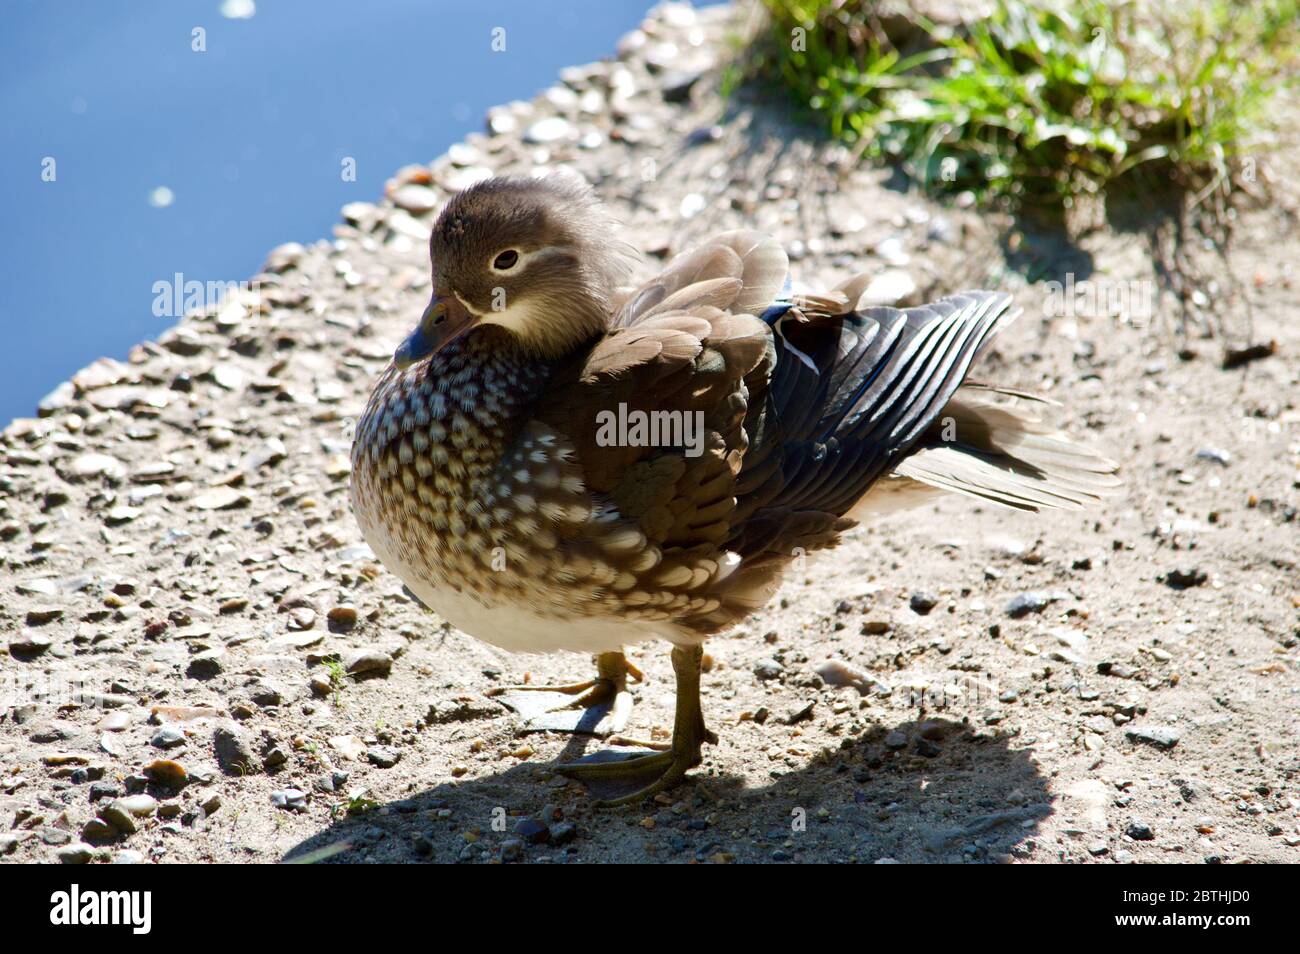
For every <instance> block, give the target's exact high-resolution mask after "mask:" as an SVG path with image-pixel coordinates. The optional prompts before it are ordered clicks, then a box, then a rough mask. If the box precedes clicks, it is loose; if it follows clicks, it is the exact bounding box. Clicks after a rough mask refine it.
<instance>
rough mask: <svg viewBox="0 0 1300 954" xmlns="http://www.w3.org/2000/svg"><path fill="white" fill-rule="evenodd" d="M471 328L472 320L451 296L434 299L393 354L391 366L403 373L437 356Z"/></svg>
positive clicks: (457, 300) (467, 310)
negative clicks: (426, 359) (422, 361)
mask: <svg viewBox="0 0 1300 954" xmlns="http://www.w3.org/2000/svg"><path fill="white" fill-rule="evenodd" d="M473 326H474V316H473V315H471V314H470V312H469V309H467V308H466V307H465V306H464V305H462V304H461V303H460V299H459V298H457V297H456V296H455V295H434V296H433V300H432V301H430V302H429V307H428V308H426V309H424V315H423V316H422V317H421V318H420V323H419V324H418V325H417V326H416V328H415V330H414V331H412V332H411V334H410V336H409V337H407V339H406V340H405V341H403V342H402V343H401V344H400V345H398V347H397V350H396V351H395V352H394V353H393V364H395V365H397V367H398V369H399V370H403V371H404V370H406V369H407V368H409V367H410V366H411V365H413V364H415V362H417V361H420V360H422V359H423V358H427V357H429V355H432V354H437V353H438V352H439V351H441V350H442V349H443V348H445V347H446V346H447V345H449V344H451V343H452V342H453V341H455V340H456V339H457V338H459V337H460V336H461V335H463V334H465V332H467V331H469V329H470V328H472V327H473Z"/></svg>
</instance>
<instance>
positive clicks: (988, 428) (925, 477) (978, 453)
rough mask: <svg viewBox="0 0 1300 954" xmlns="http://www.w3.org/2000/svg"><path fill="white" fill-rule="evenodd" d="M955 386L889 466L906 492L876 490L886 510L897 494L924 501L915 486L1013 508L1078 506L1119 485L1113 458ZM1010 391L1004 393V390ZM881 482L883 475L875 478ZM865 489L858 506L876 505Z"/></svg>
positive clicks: (1019, 411)
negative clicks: (919, 433)
mask: <svg viewBox="0 0 1300 954" xmlns="http://www.w3.org/2000/svg"><path fill="white" fill-rule="evenodd" d="M1001 390H1002V389H997V388H989V387H982V388H978V389H972V388H966V387H963V388H961V389H960V390H959V391H958V392H957V395H956V396H955V397H954V398H953V400H951V401H950V402H949V403H948V404H947V405H946V406H945V407H944V409H943V412H942V413H941V414H940V415H939V419H938V420H937V421H936V422H935V423H934V425H932V426H931V428H930V429H929V430H928V431H927V432H926V434H925V436H924V437H923V438H922V439H921V440H920V441H919V442H918V443H917V445H916V447H915V449H914V451H913V453H911V454H910V455H908V457H907V458H905V459H904V460H903V461H902V462H901V463H900V464H899V465H898V466H897V467H896V468H895V469H894V472H893V475H892V476H893V477H894V479H895V480H900V481H906V483H905V484H902V483H900V484H899V486H900V487H906V488H908V489H910V490H912V491H913V492H912V493H909V494H906V495H903V496H902V497H900V496H899V495H894V496H892V497H889V496H885V495H881V498H880V500H879V501H878V502H879V503H880V504H884V505H885V509H896V508H897V505H898V501H899V500H900V499H907V500H910V501H915V502H924V500H926V499H927V495H926V494H925V493H923V492H922V493H916V492H915V491H919V490H921V488H920V487H918V486H917V485H918V484H920V485H924V486H925V487H930V488H935V489H937V490H944V491H950V492H954V493H960V494H965V495H967V496H970V497H975V498H978V499H981V500H986V501H990V502H992V503H996V504H1000V505H1002V506H1005V507H1011V508H1014V509H1016V510H1028V511H1039V510H1043V509H1070V510H1077V509H1079V508H1081V507H1083V506H1085V505H1088V504H1091V503H1095V502H1096V501H1097V500H1099V499H1100V498H1102V497H1104V496H1107V495H1108V494H1110V493H1112V492H1114V490H1115V489H1116V488H1117V487H1119V486H1120V483H1121V482H1120V480H1119V478H1118V477H1117V476H1116V473H1115V472H1116V470H1117V469H1118V466H1117V465H1116V463H1115V462H1114V461H1112V460H1109V459H1107V458H1105V457H1102V456H1100V455H1098V454H1095V453H1093V452H1092V451H1090V450H1088V449H1087V448H1085V447H1082V446H1080V445H1078V444H1075V443H1073V442H1071V440H1070V439H1069V438H1068V437H1066V436H1065V435H1064V434H1062V433H1060V432H1059V431H1056V430H1054V429H1052V428H1051V427H1048V426H1047V425H1045V424H1043V422H1042V421H1040V420H1039V419H1038V418H1037V417H1034V416H1033V415H1032V414H1030V413H1028V412H1026V411H1024V410H1022V409H1020V408H1018V407H1012V406H1007V405H1001V404H990V403H987V402H985V401H984V400H983V399H982V397H977V396H975V395H977V394H980V392H988V391H1001ZM1003 393H1009V392H1003ZM880 484H882V485H885V487H882V489H885V488H887V487H888V486H889V485H890V482H889V481H887V480H882V481H881V482H880ZM875 496H876V494H874V493H872V494H868V495H867V496H866V497H865V498H864V499H863V501H862V503H863V504H864V505H865V506H864V507H863V509H864V510H876V509H877V508H876V507H873V506H872V504H873V501H872V498H873V497H875Z"/></svg>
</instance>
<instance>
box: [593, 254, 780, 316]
mask: <svg viewBox="0 0 1300 954" xmlns="http://www.w3.org/2000/svg"><path fill="white" fill-rule="evenodd" d="M789 268H790V262H789V259H788V258H787V257H786V254H785V250H784V249H783V248H781V245H780V244H779V243H778V242H776V241H775V240H774V239H772V238H771V237H770V236H767V235H764V234H763V233H762V232H754V231H749V230H736V231H731V232H719V233H718V234H716V235H713V236H711V237H710V238H708V239H705V241H704V242H703V243H701V244H700V245H697V246H696V247H695V248H692V249H690V250H688V251H685V252H682V253H681V254H680V255H677V256H676V257H675V258H673V259H672V260H671V261H670V262H669V263H668V264H667V265H666V266H665V267H664V270H663V271H662V272H660V273H659V274H658V275H656V276H655V277H654V278H652V279H650V280H649V281H647V282H646V283H645V284H644V285H642V286H641V287H639V288H637V289H636V290H635V291H633V292H632V293H631V294H629V295H628V296H627V297H626V298H625V299H623V301H622V302H621V304H620V306H619V308H618V309H617V310H616V311H615V313H614V315H613V318H612V320H611V327H612V328H614V329H618V328H628V327H631V326H633V325H636V324H639V323H641V322H643V321H646V320H648V319H650V318H653V317H654V316H655V315H660V314H666V313H668V312H671V311H678V310H687V311H689V310H690V309H691V308H692V307H694V306H695V305H696V304H710V305H713V306H714V307H717V308H722V309H725V310H727V311H731V312H734V313H737V314H750V315H761V314H762V313H763V312H764V310H766V309H767V308H768V307H769V306H770V305H771V304H772V303H773V302H774V301H776V299H777V297H778V295H780V293H781V289H782V288H783V287H784V285H785V282H786V276H787V274H788V272H789ZM722 282H725V283H727V284H725V285H722V284H719V283H722ZM732 282H735V283H738V284H736V285H732V284H731V283H732ZM723 288H725V289H726V291H722V289H723Z"/></svg>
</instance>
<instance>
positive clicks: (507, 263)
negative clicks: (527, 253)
mask: <svg viewBox="0 0 1300 954" xmlns="http://www.w3.org/2000/svg"><path fill="white" fill-rule="evenodd" d="M518 264H519V253H518V252H516V251H515V250H514V249H512V248H508V249H506V250H505V251H504V252H502V253H501V254H500V255H498V256H497V257H496V258H494V259H493V260H492V267H493V268H495V269H496V270H497V271H498V272H508V271H510V269H512V268H514V267H515V266H516V265H518Z"/></svg>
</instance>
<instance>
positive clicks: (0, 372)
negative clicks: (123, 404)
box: [0, 0, 651, 426]
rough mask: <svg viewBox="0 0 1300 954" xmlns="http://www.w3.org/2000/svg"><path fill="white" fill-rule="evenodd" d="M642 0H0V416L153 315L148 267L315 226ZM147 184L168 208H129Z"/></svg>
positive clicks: (238, 275) (115, 346) (325, 231)
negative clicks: (226, 2) (251, 9)
mask: <svg viewBox="0 0 1300 954" xmlns="http://www.w3.org/2000/svg"><path fill="white" fill-rule="evenodd" d="M650 2H651V0H554V2H540V0H537V2H533V0H513V2H506V0H473V2H453V0H422V2H421V0H355V2H344V0H312V2H308V0H301V2H296V0H258V2H257V4H256V13H255V15H254V16H252V17H251V18H249V19H229V18H226V17H224V16H223V15H222V13H221V12H220V8H221V0H203V2H182V0H169V2H156V3H145V2H120V3H117V2H113V3H108V2H94V0H84V2H58V0H13V2H10V3H6V4H5V6H4V9H3V11H0V16H2V17H3V21H2V22H3V26H0V123H2V125H0V197H2V200H3V204H2V205H0V209H2V210H3V219H0V331H3V335H4V340H3V343H2V344H0V426H3V424H4V422H7V421H8V420H9V419H10V418H12V417H15V416H22V415H29V414H32V413H34V410H35V406H36V403H37V402H38V401H39V400H40V399H41V398H42V397H43V396H44V395H45V394H46V393H48V392H49V391H50V390H51V389H53V388H54V387H55V386H56V385H57V384H58V383H59V382H60V381H62V380H65V379H66V378H68V377H69V376H71V374H72V373H74V372H75V371H76V370H77V369H78V368H80V367H82V366H84V365H85V364H87V363H89V362H90V361H92V360H93V359H94V358H96V357H98V356H100V355H105V354H106V355H112V356H114V357H118V358H122V357H125V355H126V353H127V351H128V349H129V348H130V346H131V345H132V344H134V343H135V342H137V341H140V340H142V339H145V338H152V337H156V336H157V335H158V334H159V333H160V332H162V331H163V330H164V328H165V327H166V326H167V325H169V324H171V323H172V322H173V321H174V319H173V318H158V317H155V316H154V314H153V308H152V306H153V301H154V292H153V284H154V282H156V281H163V280H165V281H170V280H171V279H172V276H173V275H174V273H176V272H181V273H182V274H183V275H184V276H185V278H186V279H187V280H198V281H201V282H208V281H239V280H242V279H246V278H247V277H249V276H250V275H252V274H253V273H254V272H255V271H256V269H257V267H258V266H259V265H260V264H261V262H262V260H263V258H264V256H265V253H266V252H267V251H268V250H269V249H271V248H272V247H273V246H275V245H278V244H280V243H281V242H286V241H300V242H304V243H306V242H311V241H314V240H316V239H318V238H321V237H326V236H328V235H329V234H330V228H331V226H332V225H333V224H334V223H335V222H336V221H338V219H339V215H338V210H339V208H340V206H342V205H343V204H344V203H346V202H351V201H356V200H365V201H373V200H375V199H376V198H377V197H378V196H379V195H380V194H381V192H382V189H383V184H384V181H385V179H387V178H388V177H389V176H390V175H391V174H392V173H393V171H395V170H396V169H397V168H399V167H400V166H403V165H406V164H408V163H412V162H428V161H429V160H431V159H433V158H434V157H435V156H437V155H439V154H441V153H443V152H445V151H446V149H447V147H448V146H449V145H451V144H452V143H453V142H455V141H457V140H458V139H461V138H462V137H463V136H464V135H465V134H466V133H467V132H470V131H472V130H476V129H481V128H482V124H483V115H484V113H485V111H486V110H487V108H488V107H489V106H492V105H494V104H497V103H503V102H507V101H509V100H512V99H527V98H531V97H532V96H533V95H535V94H536V93H537V92H539V91H540V90H541V89H543V88H545V87H546V86H549V85H550V84H552V83H553V82H555V81H556V78H557V76H558V73H559V71H560V70H561V69H562V68H563V67H565V66H569V65H573V64H577V63H585V62H589V61H591V60H596V59H600V58H601V57H602V56H607V55H609V54H611V53H612V52H613V50H614V46H615V43H616V41H617V39H618V37H619V36H620V35H621V34H622V33H624V32H626V31H627V30H630V29H632V28H633V27H635V26H636V25H637V24H638V23H639V22H640V20H641V18H642V16H643V15H644V13H645V11H646V9H647V8H648V7H649V6H650ZM196 27H201V28H203V30H204V31H205V36H204V41H205V45H206V52H202V53H200V52H195V51H193V50H192V48H191V47H192V43H193V33H192V31H193V30H194V29H195V28H196ZM496 27H502V28H504V29H505V35H504V36H505V47H506V48H505V51H504V52H494V51H493V50H492V31H493V29H494V28H496ZM346 156H352V157H355V159H356V181H355V182H345V181H343V179H342V177H341V176H340V163H341V162H342V160H343V158H344V157H346ZM47 158H51V159H53V160H54V164H53V173H54V179H53V181H43V178H42V176H43V173H44V174H45V175H47V176H48V172H47V171H46V170H48V169H49V168H50V165H49V163H48V162H47ZM160 188H165V189H169V190H170V191H171V194H172V196H173V200H172V202H171V204H170V205H166V206H165V207H157V206H156V205H154V204H151V201H150V199H151V196H153V195H154V194H155V190H158V189H160Z"/></svg>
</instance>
